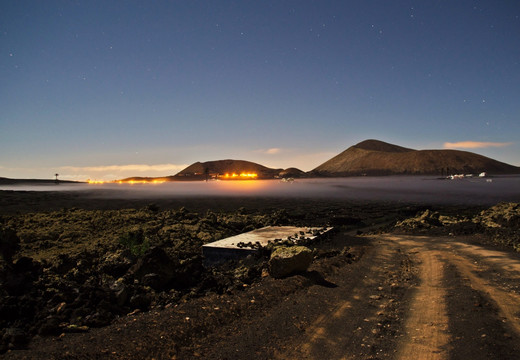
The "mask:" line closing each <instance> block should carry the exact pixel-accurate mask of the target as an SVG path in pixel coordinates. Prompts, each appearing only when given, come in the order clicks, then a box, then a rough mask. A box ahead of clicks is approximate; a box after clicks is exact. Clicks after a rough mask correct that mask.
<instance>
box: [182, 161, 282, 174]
mask: <svg viewBox="0 0 520 360" xmlns="http://www.w3.org/2000/svg"><path fill="white" fill-rule="evenodd" d="M282 170H283V169H272V168H268V167H265V166H263V165H260V164H257V163H254V162H251V161H245V160H232V159H227V160H215V161H206V162H199V161H197V162H196V163H194V164H192V165H190V166H188V167H187V168H185V169H184V170H182V171H180V172H179V173H177V174H176V175H175V177H194V176H203V175H204V174H206V173H207V174H211V175H216V174H219V175H224V174H232V173H236V174H240V173H255V174H257V175H258V178H273V177H275V176H278V174H279V173H280V172H281V171H282Z"/></svg>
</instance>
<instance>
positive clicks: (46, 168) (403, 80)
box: [0, 0, 520, 180]
mask: <svg viewBox="0 0 520 360" xmlns="http://www.w3.org/2000/svg"><path fill="white" fill-rule="evenodd" d="M519 99H520V2H518V1H513V0H511V1H464V0H461V1H448V0H446V1H399V0H396V1H386V0H385V1H383V0H381V1H370V0H368V1H300V0H298V1H154V2H148V1H125V2H122V1H50V0H49V1H2V2H1V3H0V176H5V177H38V178H52V177H53V174H54V173H55V172H58V173H60V174H61V177H62V178H65V177H66V178H70V179H81V180H84V179H86V178H93V179H94V178H97V179H110V178H112V179H113V178H121V177H124V176H130V175H151V176H159V175H171V174H175V173H176V172H178V171H179V170H180V169H181V168H182V167H184V166H186V165H189V164H191V163H193V162H195V161H207V160H217V159H227V158H232V159H245V160H250V161H255V162H259V163H261V164H264V165H266V166H271V167H282V168H286V167H290V166H296V167H299V168H301V169H302V170H311V169H313V168H314V167H316V166H318V165H320V164H321V163H322V162H324V161H326V160H328V159H329V158H330V157H332V156H333V155H336V154H337V153H339V152H341V151H343V150H344V149H346V148H347V147H349V146H351V145H354V144H356V143H357V142H360V141H362V140H365V139H368V138H375V139H379V140H383V141H386V142H390V143H394V144H398V145H401V146H405V147H411V148H416V149H439V148H443V147H445V146H448V145H445V143H448V142H449V143H455V144H454V145H451V147H454V148H458V149H462V150H469V151H473V152H476V153H479V154H482V155H485V156H489V157H492V158H495V159H497V160H500V161H504V162H508V163H511V164H514V165H520V121H519V116H520V100H519ZM462 141H465V142H470V143H466V144H457V143H459V142H462Z"/></svg>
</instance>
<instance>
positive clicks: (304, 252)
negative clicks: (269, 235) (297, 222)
mask: <svg viewBox="0 0 520 360" xmlns="http://www.w3.org/2000/svg"><path fill="white" fill-rule="evenodd" d="M312 258H313V256H312V251H311V250H310V249H309V248H307V247H305V246H291V247H279V248H277V249H276V250H274V251H273V253H272V254H271V258H270V259H269V274H270V275H271V276H272V277H274V278H282V277H286V276H288V275H292V274H295V273H298V272H304V271H306V270H307V268H308V267H309V265H310V264H311V263H312Z"/></svg>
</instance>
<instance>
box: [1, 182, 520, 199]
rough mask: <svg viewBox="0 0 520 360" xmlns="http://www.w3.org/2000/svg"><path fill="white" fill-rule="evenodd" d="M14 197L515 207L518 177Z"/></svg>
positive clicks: (90, 189)
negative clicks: (504, 203) (293, 200)
mask: <svg viewBox="0 0 520 360" xmlns="http://www.w3.org/2000/svg"><path fill="white" fill-rule="evenodd" d="M0 190H13V191H73V192H77V191H81V192H85V195H86V196H88V197H91V198H94V199H103V198H105V199H151V200H153V199H175V198H190V197H193V198H200V197H275V198H299V199H305V198H309V199H318V198H319V199H334V200H346V201H347V200H357V201H393V202H403V203H426V204H446V205H449V204H457V205H459V204H460V205H462V204H471V205H480V204H481V205H491V204H496V203H497V202H501V201H515V202H516V201H520V176H499V177H493V178H465V179H458V180H444V179H438V178H435V177H418V176H388V177H353V178H330V179H297V180H295V181H294V182H281V181H279V180H244V181H240V180H237V181H208V182H203V181H200V182H199V181H186V182H166V183H162V184H133V185H131V184H111V183H108V184H98V185H87V184H60V185H46V186H34V185H17V186H3V187H0Z"/></svg>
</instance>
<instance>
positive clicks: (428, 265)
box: [397, 249, 449, 360]
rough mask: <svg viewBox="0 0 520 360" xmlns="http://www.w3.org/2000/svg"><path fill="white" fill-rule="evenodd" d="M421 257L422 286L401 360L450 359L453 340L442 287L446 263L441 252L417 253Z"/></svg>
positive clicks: (401, 348)
mask: <svg viewBox="0 0 520 360" xmlns="http://www.w3.org/2000/svg"><path fill="white" fill-rule="evenodd" d="M416 255H417V257H418V259H419V260H420V266H419V279H420V285H419V286H418V288H417V290H416V292H415V294H414V297H413V300H412V302H411V304H410V309H409V311H410V316H409V317H408V318H407V320H406V322H405V326H404V330H405V335H406V338H405V339H407V340H406V341H404V342H402V343H401V346H399V348H398V352H397V358H398V359H403V360H407V359H410V360H411V359H414V360H415V359H424V360H437V359H439V360H440V359H447V358H448V352H447V348H446V346H447V345H448V343H449V336H448V333H447V330H448V315H447V312H446V303H445V297H446V291H445V289H444V288H443V287H442V281H443V276H444V271H443V262H442V261H440V260H439V257H440V254H439V253H437V252H422V251H421V249H418V251H417V252H416Z"/></svg>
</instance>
